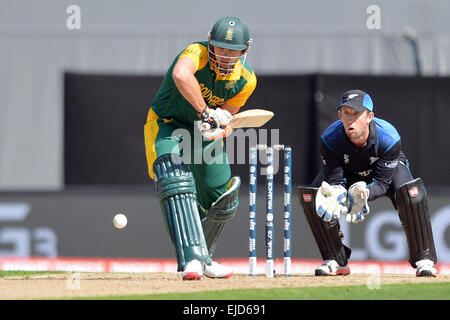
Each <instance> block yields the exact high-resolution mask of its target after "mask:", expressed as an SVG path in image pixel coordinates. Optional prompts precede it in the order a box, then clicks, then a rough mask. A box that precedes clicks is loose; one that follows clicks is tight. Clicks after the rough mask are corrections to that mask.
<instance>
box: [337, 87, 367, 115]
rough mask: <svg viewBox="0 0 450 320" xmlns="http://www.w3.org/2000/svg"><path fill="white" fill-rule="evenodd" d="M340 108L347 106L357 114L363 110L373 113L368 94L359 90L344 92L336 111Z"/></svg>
mask: <svg viewBox="0 0 450 320" xmlns="http://www.w3.org/2000/svg"><path fill="white" fill-rule="evenodd" d="M342 106H349V107H350V108H353V109H355V110H356V111H358V112H363V111H364V110H369V111H370V112H373V102H372V98H371V97H370V96H369V94H368V93H366V92H364V91H362V90H359V89H355V90H349V91H346V92H344V94H343V95H342V98H341V101H340V104H339V106H338V107H337V108H336V109H339V108H340V107H342Z"/></svg>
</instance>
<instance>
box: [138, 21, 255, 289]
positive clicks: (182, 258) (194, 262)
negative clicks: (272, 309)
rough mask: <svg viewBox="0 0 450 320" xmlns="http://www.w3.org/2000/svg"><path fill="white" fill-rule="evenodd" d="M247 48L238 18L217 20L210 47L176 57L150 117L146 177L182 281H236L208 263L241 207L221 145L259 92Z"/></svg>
mask: <svg viewBox="0 0 450 320" xmlns="http://www.w3.org/2000/svg"><path fill="white" fill-rule="evenodd" d="M251 42H252V40H251V39H250V34H249V29H248V26H247V24H246V23H245V22H244V21H242V20H241V19H240V18H237V17H224V18H221V19H219V20H218V21H217V22H216V23H215V24H214V26H213V27H212V29H211V31H210V32H209V34H208V41H202V42H194V43H192V44H190V45H189V46H188V47H186V48H185V49H184V50H183V51H182V52H181V53H180V54H179V55H178V56H177V57H176V58H175V60H174V62H173V63H172V65H171V66H170V68H169V70H168V71H167V74H166V76H165V77H164V80H163V83H162V85H161V87H160V88H159V90H158V92H157V94H156V97H155V98H154V99H153V101H152V104H151V106H150V110H149V112H148V117H147V123H146V124H145V127H144V135H145V148H146V156H147V163H148V171H149V175H150V177H151V178H152V179H154V181H155V184H156V187H157V193H158V197H159V200H160V204H161V210H162V214H163V218H164V221H165V222H166V227H167V230H168V233H169V235H170V238H171V240H172V243H173V245H174V247H175V251H176V257H177V262H178V271H182V276H183V280H195V279H202V278H203V275H205V276H207V277H212V278H228V277H230V276H231V275H232V274H233V270H232V269H231V268H229V267H227V266H223V265H220V264H218V263H217V262H215V261H213V260H211V257H212V254H213V252H214V249H215V247H216V245H217V241H218V239H219V237H220V235H221V233H222V231H223V228H224V226H225V225H226V223H227V222H228V221H229V220H230V219H231V218H232V217H233V216H234V215H235V212H236V210H237V207H238V204H239V202H238V191H239V186H240V184H241V181H240V178H239V177H238V176H235V177H232V178H231V171H230V166H229V162H228V159H227V155H226V152H225V149H224V145H223V139H222V138H223V137H225V136H227V135H229V134H230V133H231V132H230V130H227V129H228V128H227V127H226V126H227V124H228V123H229V121H230V120H231V117H232V114H235V113H237V112H238V110H239V108H240V107H242V106H243V105H244V104H245V102H246V101H247V99H248V98H249V96H250V95H251V94H252V92H253V90H254V89H255V87H256V77H255V73H254V72H253V70H252V69H251V68H250V66H249V65H248V64H247V63H246V57H247V53H248V50H249V48H250V44H251ZM202 123H203V124H206V123H207V124H208V126H207V127H208V130H201V128H202V127H203V128H205V127H206V126H202ZM199 136H200V141H198V140H199V139H198V137H199ZM202 136H203V139H202ZM205 159H207V160H205Z"/></svg>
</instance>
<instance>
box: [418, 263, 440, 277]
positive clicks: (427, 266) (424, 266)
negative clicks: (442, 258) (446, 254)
mask: <svg viewBox="0 0 450 320" xmlns="http://www.w3.org/2000/svg"><path fill="white" fill-rule="evenodd" d="M416 267H417V269H416V276H417V277H436V273H437V270H436V268H435V267H434V262H433V261H431V260H428V259H426V260H420V261H417V262H416Z"/></svg>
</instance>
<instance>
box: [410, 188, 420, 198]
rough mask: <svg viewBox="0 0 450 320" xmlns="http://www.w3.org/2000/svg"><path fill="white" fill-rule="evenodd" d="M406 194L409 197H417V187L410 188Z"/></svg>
mask: <svg viewBox="0 0 450 320" xmlns="http://www.w3.org/2000/svg"><path fill="white" fill-rule="evenodd" d="M408 193H409V195H410V196H411V197H413V198H414V197H417V195H418V194H419V189H418V188H417V187H414V188H411V189H409V190H408Z"/></svg>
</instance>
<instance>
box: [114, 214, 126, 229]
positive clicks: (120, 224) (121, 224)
mask: <svg viewBox="0 0 450 320" xmlns="http://www.w3.org/2000/svg"><path fill="white" fill-rule="evenodd" d="M127 222H128V219H127V216H126V215H124V214H122V213H119V214H116V215H115V216H114V219H113V224H114V226H115V227H116V228H117V229H122V228H125V226H126V225H127Z"/></svg>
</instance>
